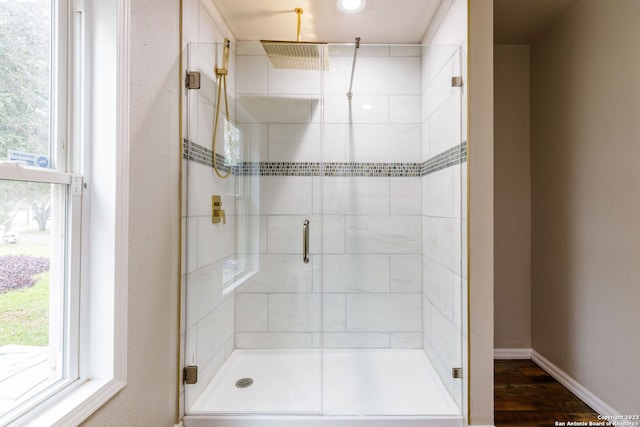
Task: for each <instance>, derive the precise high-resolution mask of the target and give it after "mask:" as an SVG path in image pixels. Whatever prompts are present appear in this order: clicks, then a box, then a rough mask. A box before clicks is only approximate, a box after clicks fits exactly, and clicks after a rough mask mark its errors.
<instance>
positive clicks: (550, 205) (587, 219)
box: [531, 0, 640, 414]
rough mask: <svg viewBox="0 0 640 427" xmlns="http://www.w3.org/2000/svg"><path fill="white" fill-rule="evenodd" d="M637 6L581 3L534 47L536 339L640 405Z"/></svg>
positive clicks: (580, 373) (624, 402) (604, 388)
mask: <svg viewBox="0 0 640 427" xmlns="http://www.w3.org/2000/svg"><path fill="white" fill-rule="evenodd" d="M638 16H640V3H639V2H637V1H635V0H615V1H607V2H603V1H599V0H582V1H579V2H578V3H577V4H576V5H575V6H574V7H573V8H572V9H570V10H569V11H568V12H567V13H566V14H565V15H564V16H563V17H562V18H561V19H560V20H559V21H557V22H556V23H555V24H554V25H553V26H552V27H551V28H549V29H548V30H547V31H546V32H545V33H544V34H543V35H542V36H541V37H539V38H538V39H537V40H536V41H535V43H533V45H532V48H531V65H532V68H531V70H532V71H531V79H532V85H531V87H532V91H531V101H532V102H531V108H532V122H531V126H532V139H531V147H532V184H533V185H532V189H533V190H532V204H533V242H532V243H533V248H532V251H533V257H532V268H533V347H534V349H535V350H536V351H538V352H539V353H541V354H542V355H543V356H544V357H546V358H547V359H549V360H550V361H551V362H552V363H554V364H555V365H556V366H558V367H559V368H560V369H562V370H563V371H564V372H566V373H567V374H569V375H570V376H571V377H573V378H574V379H575V380H577V381H578V382H579V383H580V384H582V385H583V386H585V387H586V388H587V389H588V390H590V391H591V392H592V393H594V394H595V395H596V396H598V397H599V398H600V399H602V400H603V401H604V402H605V403H608V404H609V405H611V406H613V407H614V408H615V409H616V410H618V411H621V413H623V414H637V413H638V410H639V409H640V370H638V369H637V362H638V354H640V340H639V339H638V334H637V330H638V326H640V320H639V317H638V307H639V306H640V287H639V286H638V283H640V262H639V261H640V258H639V257H638V254H640V227H638V224H637V221H638V218H639V217H640V199H639V198H638V197H637V194H638V183H640V168H638V159H639V158H640V144H638V135H639V134H640V121H638V117H640V102H639V101H638V100H639V98H640V80H639V79H638V75H640V56H639V55H637V46H638V43H639V41H640V27H639V26H638V25H637V17H638Z"/></svg>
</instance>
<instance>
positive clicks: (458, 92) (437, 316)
mask: <svg viewBox="0 0 640 427" xmlns="http://www.w3.org/2000/svg"><path fill="white" fill-rule="evenodd" d="M462 58H463V57H462V52H461V50H460V48H459V47H456V46H450V47H449V46H432V47H427V48H425V49H424V55H423V58H422V60H423V67H422V77H423V84H422V104H423V109H422V116H421V117H422V156H423V160H426V159H430V160H429V161H427V162H426V163H425V164H431V165H433V166H434V167H433V168H432V173H428V174H425V175H424V176H423V177H422V198H421V199H422V207H421V210H422V245H423V262H422V268H423V274H422V292H423V306H422V309H423V348H424V350H425V352H426V353H427V355H428V356H429V359H430V360H431V362H432V363H433V365H434V367H435V368H436V370H437V372H438V374H439V375H440V377H441V379H442V380H443V382H444V384H445V385H446V387H447V388H448V390H449V392H450V393H451V394H452V395H453V396H454V398H456V400H457V401H458V404H459V405H462V402H461V401H459V400H460V396H461V395H462V394H461V391H460V390H459V389H457V387H458V388H459V387H460V385H459V384H460V383H459V381H456V380H454V379H453V378H452V375H451V369H452V368H457V367H464V361H463V349H464V348H465V346H464V345H463V339H464V337H465V336H466V332H465V331H466V309H463V307H465V303H464V301H465V299H466V290H467V286H466V277H467V271H466V268H467V262H466V238H467V218H466V197H467V196H466V181H467V178H466V170H467V163H466V141H465V140H466V129H465V128H464V124H463V121H464V113H463V111H462V107H463V106H464V105H466V101H465V99H466V98H465V94H464V92H463V91H464V89H463V88H459V87H452V84H451V83H452V82H451V77H453V76H464V69H463V66H464V61H463V59H462ZM461 144H462V145H461ZM455 152H459V156H458V161H446V160H445V161H441V160H439V159H440V157H443V158H445V159H452V153H455ZM460 161H462V163H460ZM460 407H462V406H460Z"/></svg>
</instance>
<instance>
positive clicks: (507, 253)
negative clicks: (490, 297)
mask: <svg viewBox="0 0 640 427" xmlns="http://www.w3.org/2000/svg"><path fill="white" fill-rule="evenodd" d="M494 64H495V69H494V77H495V80H494V81H495V92H494V93H495V110H494V111H495V147H494V152H495V172H494V173H495V178H494V180H495V181H494V182H495V212H494V218H495V257H496V260H498V262H496V266H495V269H496V270H495V304H496V305H495V347H496V348H525V349H526V348H531V167H530V164H531V155H530V146H529V139H530V136H529V134H530V126H529V46H528V45H512V46H506V45H502V46H495V50H494Z"/></svg>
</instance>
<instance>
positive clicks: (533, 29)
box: [493, 0, 577, 44]
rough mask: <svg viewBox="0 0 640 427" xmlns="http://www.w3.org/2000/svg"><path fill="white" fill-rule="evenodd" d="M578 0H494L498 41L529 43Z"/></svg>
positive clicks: (494, 34) (498, 42) (494, 26)
mask: <svg viewBox="0 0 640 427" xmlns="http://www.w3.org/2000/svg"><path fill="white" fill-rule="evenodd" d="M576 1H577V0H494V1H493V8H494V9H493V20H494V22H493V28H494V32H493V38H494V43H495V44H528V43H529V42H531V41H532V40H534V39H535V38H536V36H538V34H540V32H542V31H543V30H544V29H545V28H547V27H548V26H549V25H551V23H553V21H555V20H556V19H557V18H558V17H559V16H560V15H561V14H562V13H564V12H565V11H567V9H569V8H570V7H571V6H572V5H573V4H574V3H576Z"/></svg>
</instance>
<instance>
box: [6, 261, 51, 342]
mask: <svg viewBox="0 0 640 427" xmlns="http://www.w3.org/2000/svg"><path fill="white" fill-rule="evenodd" d="M7 344H17V345H33V346H47V345H48V344H49V272H48V271H47V272H45V273H42V274H40V275H39V277H38V281H37V282H36V284H35V285H33V286H32V287H30V288H26V289H16V290H13V291H9V292H5V293H3V294H0V346H2V345H7Z"/></svg>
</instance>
